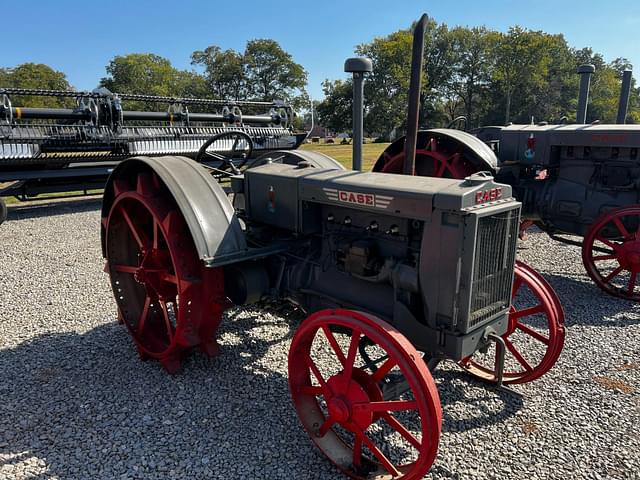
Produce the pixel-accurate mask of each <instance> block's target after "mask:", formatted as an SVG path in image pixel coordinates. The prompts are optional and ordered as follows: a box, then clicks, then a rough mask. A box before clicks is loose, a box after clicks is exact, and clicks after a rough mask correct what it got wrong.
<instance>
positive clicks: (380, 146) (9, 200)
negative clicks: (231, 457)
mask: <svg viewBox="0 0 640 480" xmlns="http://www.w3.org/2000/svg"><path fill="white" fill-rule="evenodd" d="M388 146H389V144H388V143H365V144H364V145H362V170H364V171H369V170H371V168H373V164H374V163H375V162H376V160H377V159H378V157H379V156H380V155H381V154H382V152H383V151H384V149H385V148H387V147H388ZM300 150H312V151H315V152H321V153H324V154H325V155H328V156H330V157H331V158H334V159H336V160H337V161H338V162H340V163H341V164H342V165H344V166H345V168H347V169H349V170H350V169H351V166H352V165H351V157H352V153H353V147H352V146H351V145H340V144H339V143H334V144H332V143H306V144H303V145H301V146H300ZM88 194H89V195H97V194H102V190H89V191H88ZM83 195H84V192H83V191H74V192H65V193H43V194H40V195H37V196H35V197H31V198H30V199H29V200H45V199H47V198H67V197H78V196H83ZM3 200H4V201H5V203H6V204H7V205H13V204H17V203H21V202H20V200H18V199H16V198H14V197H3Z"/></svg>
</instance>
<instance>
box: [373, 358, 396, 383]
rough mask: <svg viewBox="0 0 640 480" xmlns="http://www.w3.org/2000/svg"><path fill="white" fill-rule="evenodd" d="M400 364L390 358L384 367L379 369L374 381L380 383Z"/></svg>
mask: <svg viewBox="0 0 640 480" xmlns="http://www.w3.org/2000/svg"><path fill="white" fill-rule="evenodd" d="M397 364H398V362H396V361H395V360H394V359H393V358H388V359H387V361H386V362H384V363H383V364H382V366H381V367H380V368H379V369H377V370H376V371H375V372H374V374H373V375H372V378H373V380H374V381H376V382H379V381H380V380H382V379H383V378H384V377H385V375H386V374H387V373H389V371H390V370H391V369H392V368H393V367H395V366H396V365H397Z"/></svg>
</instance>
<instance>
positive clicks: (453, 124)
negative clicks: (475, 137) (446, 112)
mask: <svg viewBox="0 0 640 480" xmlns="http://www.w3.org/2000/svg"><path fill="white" fill-rule="evenodd" d="M459 127H462V128H459ZM447 128H455V129H456V130H462V131H465V130H466V129H467V117H465V116H464V115H460V116H458V117H456V118H454V119H453V120H451V121H450V122H449V125H447Z"/></svg>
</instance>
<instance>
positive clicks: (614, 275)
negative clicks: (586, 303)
mask: <svg viewBox="0 0 640 480" xmlns="http://www.w3.org/2000/svg"><path fill="white" fill-rule="evenodd" d="M582 262H583V263H584V267H585V269H586V270H587V273H588V274H589V276H590V277H591V279H592V280H593V281H594V282H595V284H596V285H597V286H598V287H600V288H601V289H602V290H604V291H605V292H606V293H608V294H610V295H614V296H616V297H619V298H624V299H625V300H632V301H635V302H638V301H640V278H638V274H639V273H640V205H631V206H628V207H622V208H617V209H614V210H611V211H608V212H605V213H604V214H602V215H601V216H600V217H599V218H598V219H596V221H595V222H594V224H593V225H592V226H591V227H590V228H589V230H588V231H587V234H586V235H585V237H584V239H583V240H582Z"/></svg>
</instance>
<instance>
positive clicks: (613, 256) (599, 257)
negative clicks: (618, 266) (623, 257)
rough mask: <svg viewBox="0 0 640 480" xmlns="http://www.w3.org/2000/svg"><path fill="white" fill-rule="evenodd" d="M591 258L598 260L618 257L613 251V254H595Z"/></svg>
mask: <svg viewBox="0 0 640 480" xmlns="http://www.w3.org/2000/svg"><path fill="white" fill-rule="evenodd" d="M591 258H592V259H593V260H595V261H598V260H615V259H616V258H617V257H616V255H615V254H614V253H611V255H594V256H593V257H591Z"/></svg>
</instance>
